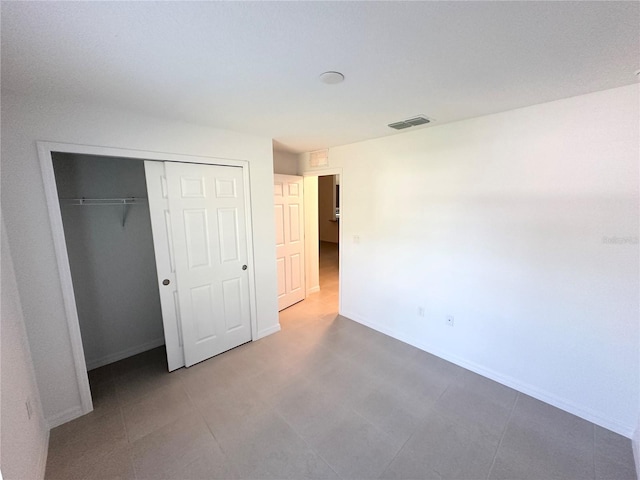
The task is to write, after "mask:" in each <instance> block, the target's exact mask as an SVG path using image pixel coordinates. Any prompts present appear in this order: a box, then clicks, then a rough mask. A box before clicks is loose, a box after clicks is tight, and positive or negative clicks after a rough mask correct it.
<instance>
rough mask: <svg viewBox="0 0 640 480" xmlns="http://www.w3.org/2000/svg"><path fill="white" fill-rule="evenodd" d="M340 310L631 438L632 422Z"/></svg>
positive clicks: (381, 330)
mask: <svg viewBox="0 0 640 480" xmlns="http://www.w3.org/2000/svg"><path fill="white" fill-rule="evenodd" d="M341 314H342V315H343V316H345V317H347V318H349V319H351V320H353V321H355V322H358V323H361V324H362V325H365V326H367V327H369V328H372V329H373V330H376V331H378V332H380V333H384V334H385V335H388V336H390V337H392V338H395V339H396V340H400V341H401V342H404V343H407V344H409V345H412V346H414V347H416V348H419V349H420V350H423V351H425V352H428V353H431V354H432V355H435V356H437V357H440V358H442V359H443V360H447V361H448V362H451V363H454V364H456V365H458V366H460V367H462V368H465V369H467V370H470V371H472V372H475V373H477V374H479V375H482V376H483V377H486V378H489V379H491V380H493V381H495V382H498V383H500V384H502V385H506V386H507V387H510V388H513V389H514V390H517V391H518V392H521V393H524V394H526V395H529V396H531V397H533V398H536V399H538V400H540V401H542V402H545V403H548V404H549V405H553V406H554V407H557V408H559V409H561V410H564V411H565V412H568V413H571V414H572V415H576V416H578V417H580V418H583V419H585V420H588V421H590V422H592V423H595V424H596V425H599V426H601V427H603V428H606V429H607V430H611V431H613V432H616V433H618V434H620V435H623V436H625V437H627V438H631V437H632V436H633V434H634V428H633V427H632V426H629V425H625V424H621V423H620V422H618V421H616V420H613V419H611V418H606V417H603V416H602V415H600V414H599V413H597V412H594V411H593V410H591V409H588V408H584V407H581V406H579V405H576V404H575V403H573V402H571V401H568V400H566V399H563V398H560V397H558V396H556V395H554V394H552V393H550V392H547V391H545V390H542V389H539V388H537V387H534V386H533V385H529V384H527V383H524V382H521V381H519V380H517V379H515V378H513V377H510V376H508V375H503V374H501V373H499V372H496V371H494V370H491V369H488V368H486V367H484V366H482V365H479V364H477V363H474V362H470V361H468V360H465V359H463V358H460V357H457V356H455V355H451V354H449V353H447V352H444V351H442V350H440V349H438V348H437V347H434V346H432V345H427V344H424V343H422V342H417V341H415V339H413V338H410V337H409V336H406V335H403V334H399V333H398V332H395V331H392V330H390V329H388V328H386V327H383V326H381V325H378V324H376V323H373V322H369V321H367V320H365V319H364V318H362V317H360V316H359V315H356V314H354V313H352V312H346V311H345V312H343V313H341Z"/></svg>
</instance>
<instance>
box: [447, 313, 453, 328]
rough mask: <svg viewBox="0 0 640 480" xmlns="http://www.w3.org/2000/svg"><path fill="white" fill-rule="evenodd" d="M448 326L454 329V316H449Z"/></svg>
mask: <svg viewBox="0 0 640 480" xmlns="http://www.w3.org/2000/svg"><path fill="white" fill-rule="evenodd" d="M447 325H449V326H450V327H453V315H447Z"/></svg>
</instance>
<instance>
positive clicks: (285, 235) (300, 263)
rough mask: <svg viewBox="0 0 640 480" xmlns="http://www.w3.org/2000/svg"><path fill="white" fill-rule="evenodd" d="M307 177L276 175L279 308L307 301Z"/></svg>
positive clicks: (275, 198)
mask: <svg viewBox="0 0 640 480" xmlns="http://www.w3.org/2000/svg"><path fill="white" fill-rule="evenodd" d="M302 181H303V177H298V176H294V175H274V200H275V222H276V267H277V273H278V309H279V310H283V309H285V308H287V307H289V306H291V305H293V304H294V303H297V302H299V301H301V300H304V297H305V288H304V217H303V212H304V208H303V207H304V205H303V195H302V193H303V191H302Z"/></svg>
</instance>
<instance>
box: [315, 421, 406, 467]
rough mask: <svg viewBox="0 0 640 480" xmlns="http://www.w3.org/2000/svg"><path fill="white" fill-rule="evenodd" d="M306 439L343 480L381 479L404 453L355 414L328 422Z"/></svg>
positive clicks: (390, 438)
mask: <svg viewBox="0 0 640 480" xmlns="http://www.w3.org/2000/svg"><path fill="white" fill-rule="evenodd" d="M303 437H304V438H305V440H306V441H307V442H308V443H309V445H311V447H312V448H313V449H314V450H315V451H316V452H318V453H319V454H320V456H321V457H322V458H323V459H325V460H326V461H327V463H328V464H329V465H330V466H331V468H333V470H334V471H335V472H336V473H337V474H338V475H339V476H340V477H341V478H343V479H369V478H377V477H379V476H380V475H381V474H382V472H383V471H384V469H385V468H386V467H387V465H388V464H389V463H390V462H391V460H393V458H394V457H395V455H396V454H397V452H398V450H399V449H400V445H399V444H398V442H397V441H395V439H393V438H392V437H390V436H388V435H386V434H385V433H384V432H382V431H381V430H380V429H378V428H377V427H375V426H374V425H373V424H372V423H370V422H369V421H367V420H366V419H364V418H363V417H361V416H360V415H358V414H354V413H351V412H346V413H344V414H341V415H333V416H332V417H330V418H327V419H326V421H325V423H324V425H323V426H322V428H319V429H317V430H316V431H314V432H312V433H309V434H307V435H303Z"/></svg>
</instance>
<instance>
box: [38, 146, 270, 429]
mask: <svg viewBox="0 0 640 480" xmlns="http://www.w3.org/2000/svg"><path fill="white" fill-rule="evenodd" d="M36 145H37V148H38V159H39V160H40V169H41V171H42V180H43V183H44V192H45V197H46V202H47V210H48V213H49V222H50V225H51V234H52V237H53V245H54V249H55V255H56V262H57V265H58V275H59V278H60V285H61V287H62V298H63V302H64V308H65V316H66V320H67V327H68V329H69V338H70V341H71V353H72V355H73V363H74V367H75V370H76V372H75V373H76V380H77V382H78V390H79V392H80V402H81V409H82V412H81V415H84V414H86V413H89V412H91V411H92V410H93V402H92V400H91V390H90V388H89V377H88V375H87V367H86V363H85V357H84V349H83V347H82V336H81V333H80V323H79V320H78V311H77V309H76V302H75V293H74V290H73V282H72V279H71V269H70V267H69V256H68V254H67V244H66V241H65V236H64V227H63V224H62V214H61V211H60V204H59V201H58V188H57V186H56V179H55V174H54V171H53V157H52V153H53V152H59V153H77V154H83V155H99V156H104V157H119V158H130V159H136V160H158V161H164V162H184V163H202V164H207V165H227V166H234V167H242V176H243V182H244V186H245V193H244V195H245V216H246V218H247V257H248V258H247V261H248V263H249V303H250V313H251V337H252V338H253V339H257V338H258V325H257V317H256V314H257V310H256V287H255V273H254V272H255V265H254V255H253V225H252V224H253V220H252V217H251V194H250V177H249V168H250V167H249V161H248V160H237V159H227V158H215V157H203V156H196V155H182V154H175V153H162V152H152V151H145V150H131V149H125V148H114V147H104V146H95V145H77V144H72V143H58V142H43V141H38V142H36ZM73 418H75V415H74V416H73V417H72V418H65V419H62V421H60V420H58V421H57V422H55V423H56V424H58V425H59V424H60V423H63V422H66V421H69V420H72V419H73ZM54 426H57V425H50V427H54Z"/></svg>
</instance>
